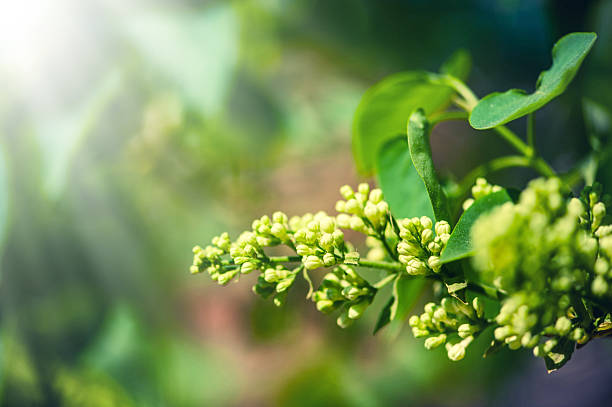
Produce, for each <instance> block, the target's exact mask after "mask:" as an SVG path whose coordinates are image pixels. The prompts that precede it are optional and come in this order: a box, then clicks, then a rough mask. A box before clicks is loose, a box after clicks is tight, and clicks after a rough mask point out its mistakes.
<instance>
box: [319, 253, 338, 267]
mask: <svg viewBox="0 0 612 407" xmlns="http://www.w3.org/2000/svg"><path fill="white" fill-rule="evenodd" d="M323 264H325V265H326V266H327V267H330V266H333V265H334V264H336V256H334V255H333V254H331V253H325V254H324V255H323ZM315 268H316V267H315Z"/></svg>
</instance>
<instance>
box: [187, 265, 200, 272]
mask: <svg viewBox="0 0 612 407" xmlns="http://www.w3.org/2000/svg"><path fill="white" fill-rule="evenodd" d="M189 272H190V273H191V274H197V273H199V272H200V268H199V267H198V266H191V267H189Z"/></svg>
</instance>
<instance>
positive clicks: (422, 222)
mask: <svg viewBox="0 0 612 407" xmlns="http://www.w3.org/2000/svg"><path fill="white" fill-rule="evenodd" d="M398 225H399V229H400V233H399V235H400V239H401V240H400V242H399V243H398V244H397V253H398V258H399V261H400V262H401V263H402V264H405V265H406V272H407V273H408V274H410V275H413V276H418V275H427V274H432V273H439V272H440V268H441V267H442V263H441V262H440V252H441V251H442V249H444V247H445V246H446V243H447V242H448V239H450V232H451V227H450V225H449V224H448V222H446V221H440V222H436V224H435V225H434V224H433V222H432V220H431V219H430V218H428V217H427V216H422V217H421V218H412V219H408V218H407V219H400V220H399V221H398Z"/></svg>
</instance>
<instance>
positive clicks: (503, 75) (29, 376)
mask: <svg viewBox="0 0 612 407" xmlns="http://www.w3.org/2000/svg"><path fill="white" fill-rule="evenodd" d="M43 3H44V2H41V3H40V4H38V2H37V1H35V0H30V1H26V2H23V4H25V5H26V6H25V8H24V6H21V2H13V3H7V4H6V5H1V6H0V13H1V14H2V16H3V17H1V18H0V22H1V23H2V24H0V25H1V26H2V27H11V29H12V30H22V31H16V32H5V31H1V32H2V39H1V40H0V41H2V45H3V47H0V49H2V51H1V52H0V75H1V76H0V77H2V79H3V80H2V82H3V91H2V93H1V94H0V150H1V151H0V152H1V154H0V236H1V238H0V245H1V252H2V259H1V263H0V318H1V320H0V321H1V325H0V330H1V332H0V338H1V339H0V363H1V366H0V401H1V404H2V405H7V406H16V405H24V406H25V405H43V406H55V405H67V406H85V405H87V406H106V405H124V406H136V405H146V406H165V405H169V406H201V405H244V406H254V405H269V404H273V405H283V406H285V405H301V406H313V405H360V406H388V405H406V404H413V405H468V404H483V403H488V402H489V400H494V399H496V398H497V397H499V394H502V393H499V391H501V390H500V389H502V388H503V386H504V380H505V379H506V378H508V377H514V376H512V375H513V374H514V373H513V372H514V369H513V368H514V367H516V366H520V365H521V364H522V363H523V362H522V361H521V360H518V359H516V356H511V355H508V354H506V353H502V354H500V355H496V356H494V357H492V359H493V360H492V361H489V362H488V363H482V362H481V360H480V359H479V357H477V356H472V358H470V357H468V358H466V360H465V361H463V362H461V363H460V364H456V365H449V363H448V362H447V361H446V357H445V355H443V354H442V353H430V352H423V351H421V349H418V351H416V350H415V347H417V346H419V347H420V345H419V344H417V343H416V342H415V341H413V340H412V339H410V338H409V335H404V334H403V333H401V334H399V336H398V337H397V338H396V339H395V340H393V338H391V337H390V336H391V335H389V336H384V335H383V336H382V337H380V338H378V337H376V338H372V337H371V336H370V335H369V332H366V331H362V330H364V329H367V327H368V326H373V325H374V323H373V321H372V323H364V324H361V325H360V326H357V327H352V328H350V329H349V330H347V331H346V332H344V331H340V330H339V329H337V328H336V327H335V326H334V324H333V322H329V321H327V320H325V319H323V318H321V317H319V316H318V315H317V314H316V313H315V312H314V311H313V310H310V307H309V305H308V304H303V301H301V299H298V300H297V301H293V300H292V298H289V301H288V305H289V307H288V309H286V310H279V309H276V308H271V307H268V306H267V305H265V304H260V303H259V302H256V301H259V300H257V299H254V298H252V296H250V295H249V293H246V294H244V295H243V294H242V290H237V291H234V292H232V293H231V295H228V294H229V293H227V292H226V291H225V290H224V291H223V293H222V294H218V293H217V292H218V290H217V289H216V288H214V287H212V286H209V283H208V282H207V281H206V279H199V278H197V277H189V276H188V274H187V266H188V264H185V261H184V260H185V258H186V257H185V248H186V247H187V248H188V247H190V246H191V245H192V242H194V241H202V240H205V239H207V238H208V237H209V236H213V235H214V234H216V233H218V232H220V231H222V230H226V229H229V230H234V231H235V230H238V229H240V228H242V227H243V226H244V222H246V221H248V219H250V218H253V217H254V215H259V214H260V213H262V212H265V211H266V210H267V211H269V210H270V209H271V208H278V207H279V206H282V207H283V208H282V209H287V211H288V212H289V211H290V210H295V211H296V212H297V211H301V209H302V208H304V207H324V206H325V205H327V206H331V204H332V202H334V201H335V198H334V196H335V195H331V194H327V192H326V191H334V192H333V194H335V189H336V186H337V185H340V184H341V183H350V181H352V179H353V178H354V177H355V176H356V175H355V172H354V169H353V164H352V163H351V162H350V158H349V157H350V126H351V119H352V116H353V113H354V111H355V109H356V107H357V105H358V102H359V100H360V97H361V96H362V94H363V92H364V91H365V89H367V88H368V87H369V86H371V85H372V84H373V83H374V82H376V81H377V80H378V79H380V78H382V77H383V76H385V75H388V74H391V73H394V72H399V71H405V70H409V69H422V68H425V69H429V70H435V69H436V68H437V67H438V66H440V64H441V63H442V62H443V61H444V60H445V59H446V58H447V57H448V56H449V55H451V54H452V52H453V51H454V50H456V49H459V48H465V49H468V50H469V51H470V53H471V54H472V56H473V60H474V61H475V63H476V64H475V66H474V68H473V71H472V74H471V77H470V83H472V84H473V88H474V89H476V91H477V92H478V93H479V94H485V93H488V92H490V91H491V90H493V89H504V88H510V87H521V88H526V89H530V88H529V86H533V84H532V83H531V82H532V78H533V77H535V75H537V73H538V72H539V70H540V69H541V67H542V66H546V65H547V63H548V62H549V61H547V60H546V59H545V58H546V56H547V55H548V49H549V47H550V45H551V43H552V41H553V40H554V39H556V38H558V37H560V36H561V34H564V33H566V32H570V31H597V32H598V34H599V40H598V41H599V44H600V46H599V47H598V48H597V49H595V50H594V53H593V58H592V60H590V61H588V63H587V64H586V65H585V66H584V67H583V72H584V73H583V74H582V75H581V78H580V79H579V81H580V82H579V85H577V86H576V92H580V94H583V95H586V96H587V97H588V98H590V99H591V100H593V101H594V102H596V103H599V104H601V105H602V106H603V108H605V109H608V110H612V96H611V95H612V92H611V90H612V89H611V86H612V85H610V83H609V73H610V71H611V69H612V53H610V52H609V50H610V44H612V28H611V27H610V24H608V22H609V21H610V19H612V2H610V1H584V2H570V1H562V2H556V1H552V0H549V1H538V2H535V1H533V2H532V1H527V0H516V1H508V0H498V1H484V0H470V1H465V2H453V1H450V0H447V1H445V0H442V1H436V2H425V1H418V0H414V1H380V2H373V1H365V0H341V1H305V0H298V1H282V0H243V1H213V0H211V1H206V2H197V1H191V0H181V1H164V0H156V1H152V2H151V1H144V0H133V1H130V2H123V1H119V0H98V1H90V2H79V1H76V0H58V1H56V2H53V4H54V6H53V9H48V8H47V9H45V8H44V7H43ZM560 4H561V5H560ZM28 6H31V7H29V8H28ZM39 6H40V7H39ZM20 7H21V8H20ZM39 10H45V11H46V12H48V14H40V12H39ZM39 14H40V15H39ZM12 22H14V23H13V24H9V23H12ZM32 27H37V30H39V31H36V32H39V33H40V34H39V35H30V34H28V33H31V32H33V31H31V30H32ZM2 30H8V28H2ZM27 30H30V31H27ZM5 45H11V46H10V47H9V46H5ZM8 50H11V51H10V52H9V51H8ZM581 109H582V107H581V100H579V99H578V98H576V96H575V95H574V94H572V93H569V94H566V95H564V96H562V97H560V98H559V100H558V102H557V103H556V104H555V105H554V106H551V107H550V108H548V107H547V108H546V110H545V111H544V112H543V115H556V116H559V117H560V118H562V119H560V120H557V123H558V124H556V125H555V127H554V128H551V129H546V131H540V132H539V133H540V134H549V137H550V139H552V137H554V139H555V143H547V142H546V138H543V139H542V140H540V141H539V142H541V143H542V147H543V150H544V154H545V155H546V156H548V157H550V159H551V161H552V162H553V163H554V164H555V165H556V166H557V167H559V168H560V169H563V168H564V167H569V164H570V163H572V162H575V161H577V160H580V159H581V158H582V153H583V152H584V151H586V146H587V137H586V135H585V130H584V129H583V127H582V126H581V124H582V123H581V120H580V118H581V111H582V110H581ZM542 122H550V121H547V120H542ZM576 123H577V124H576ZM453 132H456V133H461V134H464V135H465V134H468V133H469V130H468V129H467V128H463V127H460V126H459V127H452V126H451V127H449V128H448V129H444V130H441V131H440V134H438V135H436V134H434V136H433V138H432V140H433V144H434V146H433V148H434V156H435V158H436V160H437V161H438V160H439V161H440V164H441V166H442V167H443V168H448V169H453V170H456V171H458V172H460V173H461V171H462V170H464V169H465V168H468V166H466V165H464V164H463V163H462V162H459V161H457V157H458V156H459V155H461V156H462V157H464V159H465V160H471V162H472V163H479V162H484V161H486V159H487V158H488V157H490V156H491V155H495V154H496V152H499V150H496V149H495V148H491V144H490V143H489V142H488V141H487V140H482V139H479V140H475V139H474V138H473V137H472V138H468V139H467V140H468V141H467V143H466V144H465V145H460V144H458V141H457V140H458V139H459V138H457V139H455V138H453V136H452V133H453ZM442 135H444V136H445V137H447V139H446V140H445V141H444V142H441V141H440V138H438V137H441V136H442ZM467 151H471V152H470V153H469V154H462V152H467ZM559 151H573V154H571V155H570V156H567V155H565V156H562V155H559V154H558V153H559ZM313 169H314V170H313ZM339 169H340V170H339ZM304 173H308V175H304ZM313 174H314V175H313ZM609 174H610V173H609V172H608V173H604V174H601V176H609ZM313 178H316V179H314V180H313ZM348 178H351V179H348ZM515 179H516V180H518V181H514V182H515V183H518V182H520V180H521V174H520V173H518V174H517V177H516V178H515ZM493 181H495V180H493ZM279 199H281V201H279ZM187 257H188V256H187ZM296 291H297V290H296ZM423 300H424V299H421V301H423ZM252 302H256V303H255V304H253V303H252ZM383 305H384V304H375V305H374V307H376V306H377V307H378V309H380V308H382V306H383ZM298 307H304V309H302V310H300V312H296V311H295V310H296V308H298ZM284 313H286V314H284ZM375 314H376V312H374V311H372V312H369V313H368V315H366V318H370V319H373V318H374V316H375ZM297 315H301V316H300V317H297ZM271 327H272V328H277V329H275V330H271V329H270V328H271ZM396 334H397V332H396ZM358 338H359V339H358ZM480 345H481V346H482V349H484V348H485V347H486V345H487V344H486V343H485V344H480ZM474 346H475V345H474ZM478 353H479V352H472V355H477V354H478ZM466 372H469V375H468V374H466ZM441 382H444V383H445V392H444V394H441V393H440V391H439V384H440V383H441ZM498 390H499V391H498Z"/></svg>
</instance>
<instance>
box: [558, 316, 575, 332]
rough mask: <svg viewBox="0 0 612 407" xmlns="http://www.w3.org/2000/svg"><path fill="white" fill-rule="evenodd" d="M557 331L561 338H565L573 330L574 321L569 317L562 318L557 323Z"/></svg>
mask: <svg viewBox="0 0 612 407" xmlns="http://www.w3.org/2000/svg"><path fill="white" fill-rule="evenodd" d="M555 329H556V331H557V332H558V333H559V335H561V336H565V335H567V334H568V333H569V331H570V329H572V321H570V320H569V318H567V317H560V318H559V319H557V322H556V323H555Z"/></svg>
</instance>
